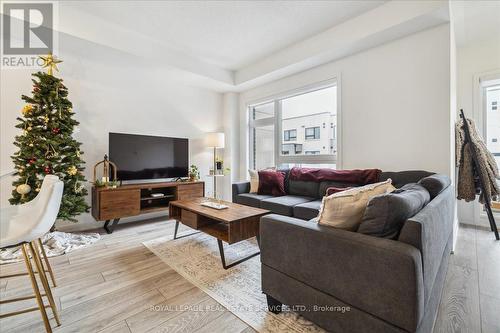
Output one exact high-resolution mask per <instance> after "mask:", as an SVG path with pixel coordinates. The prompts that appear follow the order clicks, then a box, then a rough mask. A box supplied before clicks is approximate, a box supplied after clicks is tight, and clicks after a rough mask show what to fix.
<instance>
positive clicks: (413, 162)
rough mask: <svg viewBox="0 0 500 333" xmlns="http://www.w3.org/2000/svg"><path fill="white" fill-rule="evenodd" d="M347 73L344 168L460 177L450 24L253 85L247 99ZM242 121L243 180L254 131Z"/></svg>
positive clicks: (343, 92)
mask: <svg viewBox="0 0 500 333" xmlns="http://www.w3.org/2000/svg"><path fill="white" fill-rule="evenodd" d="M335 77H339V78H340V91H339V97H340V103H341V105H340V113H341V120H340V121H341V125H340V126H341V132H342V134H341V135H342V138H341V140H342V147H341V148H342V151H341V152H340V153H341V158H342V160H341V166H340V167H342V168H344V169H351V168H380V169H382V170H394V171H397V170H408V169H423V170H429V171H435V172H440V173H445V174H448V175H450V176H452V173H453V161H452V159H451V158H450V149H452V148H453V142H452V139H451V138H452V133H451V126H450V121H451V115H450V26H449V24H443V25H440V26H438V27H435V28H432V29H429V30H426V31H423V32H419V33H416V34H414V35H410V36H408V37H406V38H403V39H399V40H396V41H394V42H391V43H388V44H385V45H382V46H378V47H376V48H373V49H370V50H367V51H364V52H361V53H358V54H356V55H353V56H350V57H347V58H344V59H341V60H339V61H336V62H332V63H329V64H326V65H322V66H320V67H316V68H314V69H311V70H307V71H305V72H302V73H299V74H296V75H293V76H290V77H287V78H284V79H281V80H278V81H274V82H272V83H269V84H266V85H263V86H260V87H257V88H254V89H251V90H248V91H245V92H243V93H242V94H241V96H240V119H242V120H244V119H248V117H247V115H246V112H247V110H246V105H247V104H248V103H251V102H252V101H255V100H258V99H262V98H265V97H268V96H272V95H275V94H280V93H283V92H286V91H288V90H292V89H297V88H299V87H303V86H307V85H310V84H313V83H316V82H321V81H324V80H328V79H332V78H335ZM240 123H241V127H240V132H241V133H240V148H241V149H240V161H243V162H242V163H241V165H240V175H239V176H240V178H241V179H244V178H246V169H247V164H246V163H245V162H244V161H247V160H248V157H247V156H248V147H247V146H248V144H247V138H248V130H247V124H246V122H245V121H241V122H240Z"/></svg>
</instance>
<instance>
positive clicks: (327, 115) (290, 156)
mask: <svg viewBox="0 0 500 333" xmlns="http://www.w3.org/2000/svg"><path fill="white" fill-rule="evenodd" d="M248 110H249V118H250V125H249V126H250V128H249V135H250V141H249V142H250V146H249V150H250V166H251V167H253V168H262V167H269V166H280V165H285V164H286V165H292V164H293V165H305V164H307V165H320V164H321V165H333V166H335V165H336V163H337V141H338V140H337V136H336V130H337V128H336V126H337V86H336V85H335V82H332V83H329V84H323V85H321V86H317V87H312V88H311V87H309V88H308V89H307V90H304V91H298V92H297V91H294V92H293V93H290V94H286V95H283V96H280V97H276V98H274V99H273V100H270V101H268V102H266V103H262V104H258V105H253V106H250V107H249V108H248ZM328 124H330V128H328ZM322 127H323V128H324V129H323V130H322V129H321V128H322ZM259 136H263V138H259ZM264 139H265V142H264ZM270 163H273V164H270Z"/></svg>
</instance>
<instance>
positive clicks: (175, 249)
mask: <svg viewBox="0 0 500 333" xmlns="http://www.w3.org/2000/svg"><path fill="white" fill-rule="evenodd" d="M181 230H187V228H183V229H181ZM192 232H193V230H191V229H189V230H188V231H184V232H183V233H182V234H180V235H181V236H182V235H183V234H189V233H192ZM143 244H144V245H145V246H146V247H147V248H148V249H149V250H151V251H152V252H153V253H154V254H155V255H157V256H158V257H159V258H161V259H162V260H163V261H164V262H165V263H166V264H167V265H169V266H170V267H172V268H173V269H174V270H175V271H177V272H178V273H179V274H180V275H182V276H183V277H184V278H186V279H187V280H188V281H190V282H191V283H193V284H194V285H195V286H197V287H198V288H200V289H201V290H203V291H204V292H205V293H207V294H208V295H209V296H210V297H212V298H213V299H215V300H216V301H217V302H219V303H220V304H222V305H223V306H224V307H226V308H227V309H228V310H229V311H231V312H232V313H233V314H235V315H236V316H237V317H239V318H240V319H241V320H243V321H244V322H245V323H247V324H248V325H249V326H251V327H252V328H254V329H255V330H257V331H258V332H324V331H323V330H322V329H321V328H319V327H318V326H316V325H314V324H313V323H311V322H310V321H308V320H306V319H304V318H302V317H301V316H299V315H297V314H296V313H294V312H292V311H289V310H288V309H285V311H284V312H282V313H280V314H278V315H275V314H273V313H271V312H269V311H267V303H266V296H265V295H264V294H262V292H261V283H260V281H261V280H260V278H261V275H260V256H256V257H253V258H252V259H249V260H247V261H245V262H243V263H241V264H239V265H237V266H234V267H232V268H230V269H228V270H225V269H223V268H222V266H221V261H220V256H219V250H218V247H217V241H216V239H215V238H213V237H211V236H209V235H206V234H203V233H198V234H195V235H192V236H187V237H183V238H179V239H176V240H173V239H172V236H167V237H162V238H158V239H154V240H151V241H147V242H144V243H143ZM258 250H259V249H258V246H257V243H256V241H255V239H254V240H249V241H242V242H239V243H236V244H233V245H228V244H225V243H224V253H225V257H226V263H231V262H233V261H236V260H238V259H240V258H242V257H244V256H247V255H249V254H252V253H255V252H257V251H258Z"/></svg>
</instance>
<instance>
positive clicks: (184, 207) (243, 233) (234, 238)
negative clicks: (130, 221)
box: [169, 198, 270, 269]
mask: <svg viewBox="0 0 500 333" xmlns="http://www.w3.org/2000/svg"><path fill="white" fill-rule="evenodd" d="M204 201H207V199H206V198H195V199H189V200H176V201H171V202H170V205H169V213H170V218H173V219H175V231H174V239H178V238H181V237H187V236H190V235H193V234H195V233H198V232H195V233H191V234H188V235H183V236H180V237H177V230H178V228H179V222H180V223H182V224H184V225H186V226H188V227H190V228H193V229H196V230H199V232H203V233H205V234H208V235H210V236H213V237H215V238H217V244H218V245H219V253H220V258H221V261H222V267H224V269H228V268H230V267H233V266H235V265H238V264H240V263H242V262H244V261H245V260H248V259H250V258H252V257H255V256H256V255H259V254H260V252H256V253H253V254H251V255H250V256H248V257H245V258H242V259H240V260H238V261H236V262H233V263H231V264H226V259H225V257H224V247H223V244H222V241H224V242H226V243H229V244H234V243H237V242H240V241H242V240H245V239H249V238H251V237H254V236H255V237H257V243H259V241H260V239H259V220H260V218H261V216H263V215H266V214H269V213H270V211H268V210H265V209H260V208H254V207H249V206H244V205H239V204H235V203H232V202H227V201H221V203H222V204H224V205H226V206H228V208H225V209H221V210H217V209H214V208H210V207H205V206H202V205H201V203H202V202H204Z"/></svg>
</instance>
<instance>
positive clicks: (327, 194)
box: [325, 186, 352, 196]
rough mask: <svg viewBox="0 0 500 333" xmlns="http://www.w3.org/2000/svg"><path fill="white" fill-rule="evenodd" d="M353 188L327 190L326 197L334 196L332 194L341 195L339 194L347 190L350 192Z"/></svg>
mask: <svg viewBox="0 0 500 333" xmlns="http://www.w3.org/2000/svg"><path fill="white" fill-rule="evenodd" d="M351 188H352V187H333V186H332V187H329V188H327V189H326V193H325V195H326V196H329V195H332V194H335V193H339V192H343V191H347V190H350V189H351Z"/></svg>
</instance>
